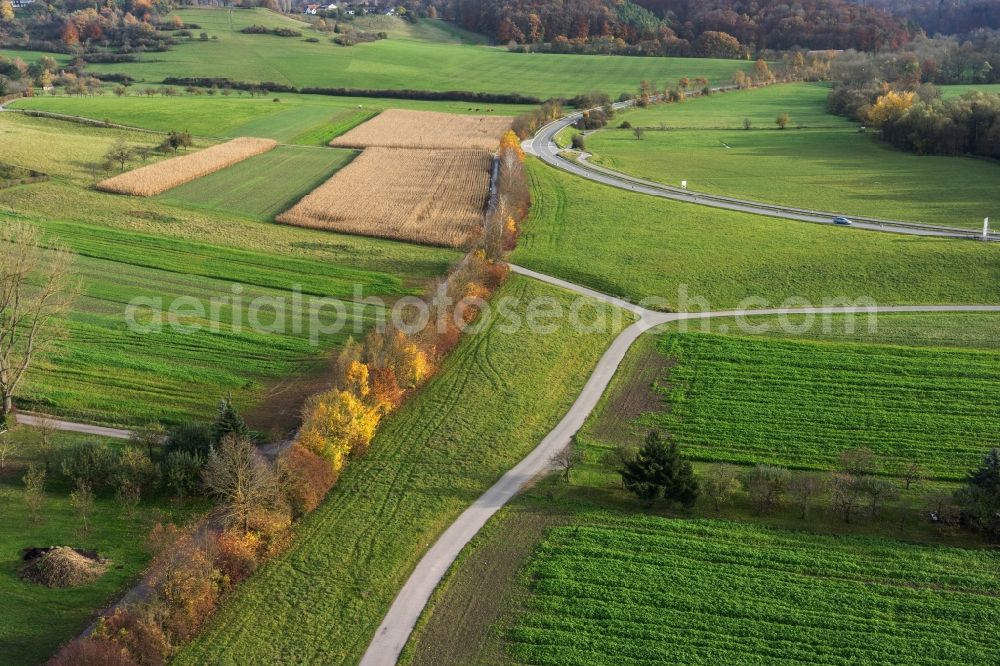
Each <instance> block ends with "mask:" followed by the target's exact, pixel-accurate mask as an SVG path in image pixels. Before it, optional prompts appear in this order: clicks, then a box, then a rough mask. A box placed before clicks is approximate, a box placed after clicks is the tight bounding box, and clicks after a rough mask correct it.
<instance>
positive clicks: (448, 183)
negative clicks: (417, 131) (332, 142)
mask: <svg viewBox="0 0 1000 666" xmlns="http://www.w3.org/2000/svg"><path fill="white" fill-rule="evenodd" d="M489 179H490V155H489V153H487V152H486V151H481V150H409V149H400V148H368V149H367V150H365V151H364V152H363V153H362V154H361V155H360V156H359V157H358V158H356V159H355V160H354V161H353V162H351V163H350V164H349V165H348V166H346V167H344V168H343V169H341V170H340V171H338V172H337V173H336V174H335V175H334V176H333V177H332V178H331V179H330V180H328V181H327V182H326V183H324V184H323V185H321V186H320V187H318V188H317V189H315V190H313V192H311V193H310V194H308V195H307V196H306V197H305V198H303V199H302V200H301V201H300V202H299V203H297V204H296V205H295V206H293V207H292V208H291V209H290V210H288V211H286V212H285V213H282V214H281V215H279V216H278V217H277V218H276V219H277V221H278V222H283V223H285V224H293V225H296V226H301V227H313V228H316V229H328V230H331V231H342V232H347V233H355V234H365V235H368V236H379V237H382V238H393V239H397V240H406V241H412V242H417V243H426V244H430V245H443V246H447V247H461V246H464V245H466V244H467V243H468V242H469V241H470V240H471V239H473V238H475V237H476V235H477V234H479V233H480V231H481V229H482V225H481V222H482V217H483V207H484V206H485V204H486V196H487V192H488V189H489Z"/></svg>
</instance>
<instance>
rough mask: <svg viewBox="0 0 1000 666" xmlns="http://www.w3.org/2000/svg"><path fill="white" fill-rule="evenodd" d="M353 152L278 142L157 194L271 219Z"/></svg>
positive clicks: (179, 202)
mask: <svg viewBox="0 0 1000 666" xmlns="http://www.w3.org/2000/svg"><path fill="white" fill-rule="evenodd" d="M356 154H357V153H355V152H354V151H350V150H338V149H335V148H312V147H304V146H278V147H277V148H275V149H274V150H270V151H268V152H266V153H264V154H262V155H257V156H255V157H252V158H250V159H248V160H244V161H242V162H240V163H238V164H235V165H233V166H231V167H229V168H227V169H223V170H221V171H216V172H215V173H213V174H210V175H208V176H205V177H204V178H199V179H197V180H194V181H192V182H190V183H187V184H185V185H181V186H180V187H177V188H174V189H172V190H169V191H167V192H165V193H164V194H162V195H160V198H161V199H162V200H163V201H166V202H169V203H174V204H177V205H180V206H190V207H193V208H209V209H212V210H217V211H219V212H222V213H229V214H233V215H246V216H248V217H253V218H256V219H259V220H272V219H274V216H275V215H277V214H278V213H281V212H282V211H284V210H285V209H287V208H288V207H290V206H291V205H292V204H294V203H295V202H297V201H298V200H299V199H301V198H302V197H303V196H305V195H306V194H308V193H309V192H311V191H313V190H314V189H316V187H318V186H319V185H321V184H322V183H323V182H325V181H326V180H327V179H328V178H329V177H330V176H332V175H333V174H334V173H335V172H336V171H337V170H339V169H341V168H342V167H344V166H346V165H347V163H349V162H350V161H351V160H352V159H354V156H355V155H356Z"/></svg>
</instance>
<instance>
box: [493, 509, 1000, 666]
mask: <svg viewBox="0 0 1000 666" xmlns="http://www.w3.org/2000/svg"><path fill="white" fill-rule="evenodd" d="M998 574H1000V569H998V563H997V560H996V557H995V554H993V553H991V552H989V551H987V550H979V551H976V550H960V549H950V548H939V547H925V546H916V545H909V544H903V543H899V542H890V541H886V540H881V539H873V538H866V537H829V536H817V535H810V534H805V533H798V532H787V531H781V530H770V529H767V528H762V527H758V526H753V525H740V524H736V523H726V522H718V521H682V520H667V519H660V518H649V517H643V518H632V519H627V520H617V521H615V522H614V524H608V525H575V526H567V527H558V528H554V529H553V530H552V531H551V532H550V533H549V536H548V537H547V538H546V540H545V541H544V542H543V544H542V545H541V547H540V548H539V550H538V552H537V553H536V554H535V557H534V559H533V560H532V562H531V563H530V564H529V566H528V569H527V575H528V576H529V577H530V578H531V580H532V581H533V583H532V593H531V594H530V595H528V597H527V599H526V601H525V605H526V610H525V612H524V613H523V614H522V615H521V617H520V618H519V619H518V621H517V623H516V625H515V627H514V628H513V629H512V630H511V632H510V636H509V638H510V640H511V648H510V649H511V651H512V653H513V656H514V658H515V659H516V661H517V663H524V664H538V665H549V664H551V665H556V664H558V665H559V666H573V665H575V664H580V665H586V666H600V665H602V664H609V665H613V666H628V665H631V664H652V663H660V664H668V663H669V664H688V663H696V664H735V663H740V664H792V663H803V662H808V663H814V664H856V663H895V664H942V665H943V664H948V665H952V664H986V663H998V660H1000V643H998V642H997V641H996V635H995V627H996V626H997V622H1000V596H998V595H1000V575H998Z"/></svg>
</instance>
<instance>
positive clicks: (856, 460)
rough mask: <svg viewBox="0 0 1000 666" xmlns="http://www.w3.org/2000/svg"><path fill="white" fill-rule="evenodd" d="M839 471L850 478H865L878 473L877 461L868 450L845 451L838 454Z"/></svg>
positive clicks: (873, 454)
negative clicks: (849, 475)
mask: <svg viewBox="0 0 1000 666" xmlns="http://www.w3.org/2000/svg"><path fill="white" fill-rule="evenodd" d="M839 459H840V469H841V470H843V471H844V472H846V473H847V474H851V475H852V476H866V475H869V474H875V473H876V472H878V467H879V460H878V457H877V456H876V455H875V452H874V451H872V450H871V449H868V448H859V449H847V450H845V451H841V452H840V456H839Z"/></svg>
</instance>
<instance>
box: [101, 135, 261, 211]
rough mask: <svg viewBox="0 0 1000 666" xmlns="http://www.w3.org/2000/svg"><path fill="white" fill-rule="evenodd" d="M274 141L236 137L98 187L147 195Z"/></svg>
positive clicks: (258, 151)
mask: <svg viewBox="0 0 1000 666" xmlns="http://www.w3.org/2000/svg"><path fill="white" fill-rule="evenodd" d="M277 145H278V142H277V141H274V140H273V139H257V138H254V137H249V136H245V137H239V138H237V139H233V140H232V141H227V142H226V143H223V144H219V145H217V146H212V147H211V148H206V149H204V150H199V151H198V152H196V153H191V154H188V155H180V156H178V157H173V158H171V159H169V160H164V161H162V162H157V163H156V164H150V165H149V166H144V167H140V168H138V169H133V170H132V171H127V172H125V173H123V174H120V175H117V176H114V177H113V178H108V179H107V180H102V181H101V182H100V183H98V184H97V187H98V189H101V190H104V191H105V192H113V193H116V194H131V195H134V196H140V197H151V196H154V195H157V194H160V193H162V192H166V191H167V190H169V189H171V188H174V187H177V186H178V185H183V184H184V183H188V182H191V181H192V180H195V179H198V178H201V177H202V176H207V175H208V174H210V173H214V172H216V171H219V170H220V169H225V168H226V167H228V166H232V165H233V164H236V163H237V162H242V161H243V160H245V159H247V158H249V157H253V156H254V155H259V154H261V153H266V152H267V151H269V150H271V149H272V148H274V147H275V146H277Z"/></svg>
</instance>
